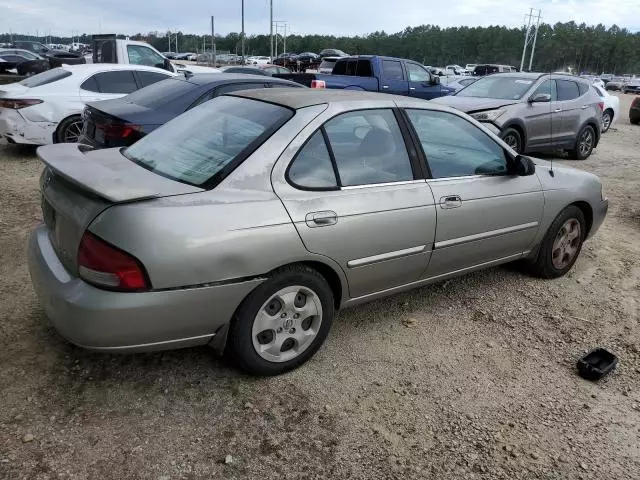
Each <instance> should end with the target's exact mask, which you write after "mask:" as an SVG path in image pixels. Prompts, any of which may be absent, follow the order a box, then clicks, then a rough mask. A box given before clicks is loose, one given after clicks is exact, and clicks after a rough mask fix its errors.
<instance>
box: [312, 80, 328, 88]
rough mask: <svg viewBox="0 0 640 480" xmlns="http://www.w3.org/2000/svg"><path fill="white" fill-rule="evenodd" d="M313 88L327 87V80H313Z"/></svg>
mask: <svg viewBox="0 0 640 480" xmlns="http://www.w3.org/2000/svg"><path fill="white" fill-rule="evenodd" d="M311 88H327V82H325V81H324V80H311Z"/></svg>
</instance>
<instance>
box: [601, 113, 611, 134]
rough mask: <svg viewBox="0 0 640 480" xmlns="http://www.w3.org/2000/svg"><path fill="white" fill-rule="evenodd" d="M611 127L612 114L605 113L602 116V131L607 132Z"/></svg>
mask: <svg viewBox="0 0 640 480" xmlns="http://www.w3.org/2000/svg"><path fill="white" fill-rule="evenodd" d="M610 126H611V114H609V113H608V112H605V113H603V114H602V131H603V132H606V131H607V130H609V127H610Z"/></svg>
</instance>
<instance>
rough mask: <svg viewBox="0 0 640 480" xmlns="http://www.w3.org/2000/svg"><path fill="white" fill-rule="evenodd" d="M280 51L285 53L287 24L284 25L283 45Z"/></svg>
mask: <svg viewBox="0 0 640 480" xmlns="http://www.w3.org/2000/svg"><path fill="white" fill-rule="evenodd" d="M282 51H283V52H286V51H287V24H286V23H285V24H284V45H283V47H282Z"/></svg>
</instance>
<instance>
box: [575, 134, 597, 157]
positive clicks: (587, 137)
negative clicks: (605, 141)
mask: <svg viewBox="0 0 640 480" xmlns="http://www.w3.org/2000/svg"><path fill="white" fill-rule="evenodd" d="M578 149H579V150H580V154H581V155H582V156H583V157H586V156H587V155H589V153H590V152H591V150H592V149H593V132H592V131H591V129H590V128H587V129H585V131H584V132H582V135H580V140H579V142H578Z"/></svg>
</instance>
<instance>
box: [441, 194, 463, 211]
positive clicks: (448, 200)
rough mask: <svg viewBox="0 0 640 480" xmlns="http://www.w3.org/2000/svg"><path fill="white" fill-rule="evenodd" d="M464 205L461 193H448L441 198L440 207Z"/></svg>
mask: <svg viewBox="0 0 640 480" xmlns="http://www.w3.org/2000/svg"><path fill="white" fill-rule="evenodd" d="M461 206H462V199H461V198H460V196H459V195H447V196H446V197H441V198H440V208H458V207H461Z"/></svg>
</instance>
